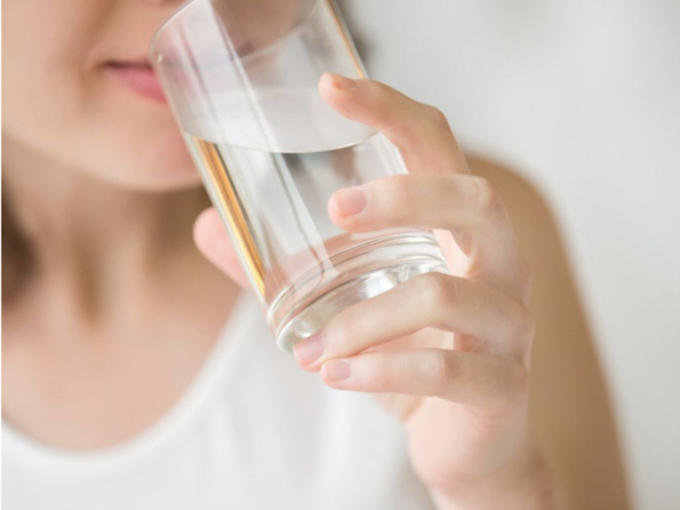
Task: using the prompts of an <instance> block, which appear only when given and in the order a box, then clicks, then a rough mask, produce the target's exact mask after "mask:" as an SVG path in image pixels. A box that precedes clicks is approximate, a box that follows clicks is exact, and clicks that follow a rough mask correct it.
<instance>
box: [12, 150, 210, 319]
mask: <svg viewBox="0 0 680 510" xmlns="http://www.w3.org/2000/svg"><path fill="white" fill-rule="evenodd" d="M3 149H4V153H3V167H4V169H3V170H4V171H3V174H4V176H3V181H4V183H3V185H4V186H5V187H6V192H7V196H8V197H9V206H10V208H11V211H12V217H13V220H14V221H15V222H16V228H17V229H18V231H19V232H20V233H21V235H22V236H23V237H24V238H25V239H26V240H27V241H28V243H29V245H30V246H31V250H32V252H33V253H32V255H33V259H34V261H35V266H36V271H34V272H35V273H36V274H38V275H39V280H54V278H55V277H56V278H57V279H58V280H59V281H60V282H68V283H69V286H70V287H71V289H79V290H77V291H74V293H73V294H71V296H72V297H73V298H74V299H76V300H78V301H80V302H81V303H82V304H83V306H87V307H91V306H92V303H95V302H101V299H99V300H98V299H96V297H95V296H97V295H98V294H99V295H100V297H104V296H106V297H110V296H112V293H115V292H113V291H112V289H119V288H121V287H122V286H123V282H126V284H129V283H130V282H134V284H135V285H142V284H143V282H145V281H147V280H148V279H149V278H150V277H151V275H159V271H160V270H161V268H169V267H171V266H172V262H173V261H177V260H179V259H181V260H182V262H187V257H190V259H191V260H192V261H196V262H198V261H199V260H200V259H201V256H200V254H198V252H197V251H196V249H195V247H194V245H193V237H192V228H193V222H194V220H195V218H196V217H197V216H198V214H199V213H200V211H201V210H203V209H205V208H206V207H208V206H209V200H208V198H207V195H206V194H205V192H204V190H203V189H202V188H201V187H200V186H197V187H194V188H191V189H188V190H184V191H179V192H172V193H167V192H164V193H151V192H140V191H131V190H129V189H124V188H121V187H115V186H112V185H110V184H108V183H106V182H104V181H101V180H98V179H96V178H95V177H92V176H90V175H89V174H87V173H86V172H83V171H79V170H76V169H73V168H67V167H64V166H60V165H59V164H55V163H54V162H52V161H47V160H45V159H44V158H42V157H40V156H39V155H37V154H35V153H32V152H31V151H29V150H26V149H25V148H23V147H19V146H17V145H16V144H12V143H11V142H9V143H8V141H5V143H4V147H3ZM201 262H203V261H201ZM130 290H131V289H129V288H128V289H127V292H126V293H127V295H129V292H130Z"/></svg>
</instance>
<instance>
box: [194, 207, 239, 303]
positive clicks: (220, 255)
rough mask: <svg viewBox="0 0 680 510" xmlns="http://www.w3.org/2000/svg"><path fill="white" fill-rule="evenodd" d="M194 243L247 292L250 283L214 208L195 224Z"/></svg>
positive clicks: (204, 213) (200, 216)
mask: <svg viewBox="0 0 680 510" xmlns="http://www.w3.org/2000/svg"><path fill="white" fill-rule="evenodd" d="M193 235H194V242H195V243H196V246H197V247H198V250H199V251H200V252H201V253H202V254H203V256H205V258H207V259H208V260H209V261H210V262H212V263H213V264H215V265H216V266H217V267H218V269H220V270H221V271H222V272H224V273H225V274H226V275H227V276H228V277H229V278H231V279H232V280H234V281H235V282H236V283H237V284H238V285H240V286H241V287H243V288H244V289H246V290H250V282H249V281H248V278H247V277H246V274H245V273H244V272H243V269H242V268H241V264H240V263H239V260H238V256H237V255H236V253H235V252H234V247H233V245H232V243H231V240H230V239H229V236H228V234H227V231H226V229H225V228H224V225H223V224H222V220H221V218H220V215H219V213H218V212H217V210H216V209H215V208H214V207H209V208H208V209H206V210H205V211H203V212H202V213H201V214H200V215H199V216H198V218H197V219H196V222H195V223H194V233H193Z"/></svg>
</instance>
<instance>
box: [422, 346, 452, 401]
mask: <svg viewBox="0 0 680 510" xmlns="http://www.w3.org/2000/svg"><path fill="white" fill-rule="evenodd" d="M449 354H450V353H449V352H447V351H434V352H432V354H431V356H430V361H429V364H428V365H429V367H428V371H429V376H430V380H431V381H432V385H433V387H434V388H435V392H436V391H437V388H440V389H441V390H442V393H444V392H445V388H448V387H449V386H451V385H452V384H453V383H454V379H455V378H456V373H457V370H456V366H455V358H454V357H453V356H451V355H449Z"/></svg>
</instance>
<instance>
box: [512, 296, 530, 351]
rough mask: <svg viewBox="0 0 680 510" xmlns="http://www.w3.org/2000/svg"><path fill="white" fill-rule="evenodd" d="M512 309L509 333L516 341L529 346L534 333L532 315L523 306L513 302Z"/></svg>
mask: <svg viewBox="0 0 680 510" xmlns="http://www.w3.org/2000/svg"><path fill="white" fill-rule="evenodd" d="M513 308H514V309H512V310H511V317H512V319H511V320H510V330H511V331H509V333H510V334H511V335H512V337H513V338H514V339H516V340H519V341H521V342H522V343H526V344H529V343H531V341H532V340H533V338H534V334H535V333H536V320H535V319H534V316H533V314H532V313H531V311H529V309H528V308H527V307H525V306H524V305H523V304H521V303H518V302H514V306H513Z"/></svg>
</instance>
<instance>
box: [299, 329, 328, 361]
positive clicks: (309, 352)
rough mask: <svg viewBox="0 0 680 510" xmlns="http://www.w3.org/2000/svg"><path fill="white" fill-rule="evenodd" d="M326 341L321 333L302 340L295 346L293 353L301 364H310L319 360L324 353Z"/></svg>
mask: <svg viewBox="0 0 680 510" xmlns="http://www.w3.org/2000/svg"><path fill="white" fill-rule="evenodd" d="M323 349H324V342H323V338H321V333H314V334H313V335H312V336H310V337H308V338H305V339H304V340H300V341H299V342H298V343H296V344H295V346H294V347H293V354H294V355H295V359H296V360H297V361H298V363H299V364H300V365H309V364H310V363H313V362H314V361H316V360H318V359H319V358H320V357H321V355H322V354H323Z"/></svg>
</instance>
